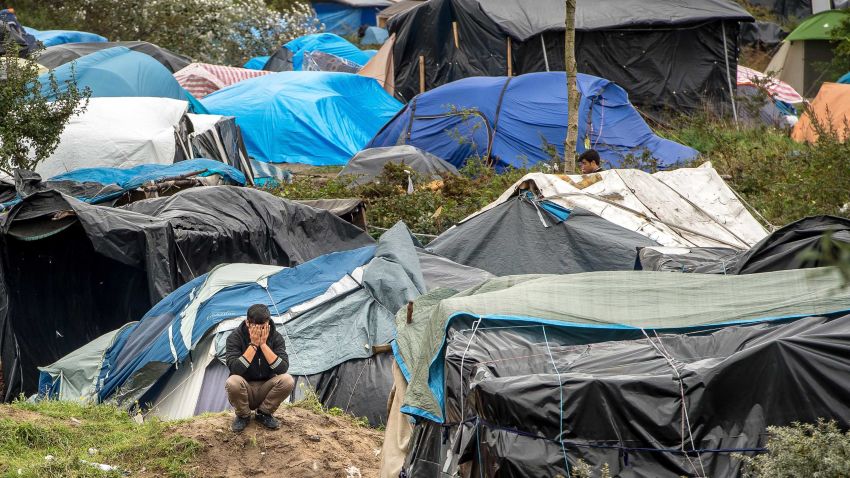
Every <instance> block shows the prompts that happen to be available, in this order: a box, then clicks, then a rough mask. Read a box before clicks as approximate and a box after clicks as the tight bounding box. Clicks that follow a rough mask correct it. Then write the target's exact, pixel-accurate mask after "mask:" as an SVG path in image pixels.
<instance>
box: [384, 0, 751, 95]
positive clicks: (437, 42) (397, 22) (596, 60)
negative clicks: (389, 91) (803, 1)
mask: <svg viewBox="0 0 850 478" xmlns="http://www.w3.org/2000/svg"><path fill="white" fill-rule="evenodd" d="M620 3H623V2H618V3H617V5H618V6H617V8H616V9H613V8H607V7H604V6H600V5H603V4H600V3H599V2H590V1H587V2H579V7H578V12H577V22H576V25H577V27H576V28H577V31H576V48H575V49H576V55H577V58H576V62H577V67H578V70H579V71H580V72H582V73H588V74H592V75H596V76H599V77H602V78H606V79H608V80H611V81H613V82H615V83H617V84H618V85H620V86H622V87H623V88H625V89H626V91H628V93H629V99H630V100H631V101H632V102H633V103H634V104H636V105H638V106H641V107H643V108H644V109H652V110H661V109H673V110H676V111H690V110H694V109H696V108H699V107H702V106H704V104H705V103H709V104H711V105H712V106H713V107H714V108H715V109H718V110H724V109H725V108H726V105H727V104H730V100H731V97H730V91H729V80H730V79H731V81H732V83H733V84H734V83H735V77H736V69H737V58H738V30H739V21H751V20H752V17H751V16H749V14H747V13H746V12H745V11H744V10H742V9H740V8H739V7H737V6H734V5H733V4H731V2H717V1H713V2H711V7H710V8H705V4H706V2H700V3H699V5H697V4H695V3H694V4H693V5H691V3H693V2H684V3H682V4H681V5H678V6H679V7H682V8H681V10H682V11H681V12H679V9H677V8H675V7H674V6H672V5H671V4H670V3H669V2H652V4H651V6H653V7H654V8H648V7H647V6H646V5H645V4H646V2H630V3H634V4H635V7H634V8H631V9H629V8H623V7H621V6H619V5H620ZM721 3H722V4H721ZM528 5H532V4H530V3H527V2H517V1H505V2H487V3H485V2H480V3H479V1H478V0H432V1H429V2H427V3H425V4H423V5H422V6H420V7H417V8H415V9H413V10H410V11H407V12H405V13H402V14H399V15H397V16H395V17H393V18H392V19H391V20H390V21H389V24H388V29H389V32H390V33H391V34H392V33H395V34H396V42H395V46H394V48H393V57H394V62H395V87H396V96H397V97H398V98H399V99H402V100H405V101H409V100H410V99H411V98H413V97H414V96H415V95H416V94H417V93H419V57H420V56H424V57H425V87H426V89H432V88H435V87H437V86H440V85H443V84H446V83H449V82H452V81H455V80H459V79H462V78H467V77H470V76H504V75H507V73H508V65H507V45H508V37H509V36H511V57H512V68H511V71H512V74H514V75H519V74H523V73H531V72H538V71H563V70H564V55H563V51H564V34H563V20H562V19H563V8H564V3H563V2H559V1H555V0H547V1H546V2H534V3H533V5H534V7H533V8H531V7H529V6H528ZM626 6H628V5H626ZM715 7H716V8H715ZM549 11H551V12H550V13H546V12H549ZM697 11H698V12H699V14H697ZM552 12H558V14H557V15H555V14H554V13H552ZM520 14H527V15H528V16H529V17H528V18H522V16H521V15H520ZM453 22H455V23H456V25H457V36H458V45H457V46H455V42H454V30H453V26H452V24H453ZM552 22H555V23H557V22H560V23H559V24H558V25H559V26H558V29H551V28H549V27H548V26H547V25H550V23H551V24H552V25H554V23H552ZM552 28H554V26H553V27H552ZM559 30H560V31H559ZM724 31H725V33H726V48H725V51H724V37H723V32H724ZM544 50H545V53H544ZM482 52H484V53H482ZM727 62H728V71H727V66H726V64H727Z"/></svg>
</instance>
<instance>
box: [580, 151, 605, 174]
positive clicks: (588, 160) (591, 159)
mask: <svg viewBox="0 0 850 478" xmlns="http://www.w3.org/2000/svg"><path fill="white" fill-rule="evenodd" d="M578 166H579V169H581V174H592V173H598V172H600V171H602V160H601V159H600V158H599V153H598V152H596V150H595V149H588V150H587V151H585V152H583V153H581V156H579V157H578Z"/></svg>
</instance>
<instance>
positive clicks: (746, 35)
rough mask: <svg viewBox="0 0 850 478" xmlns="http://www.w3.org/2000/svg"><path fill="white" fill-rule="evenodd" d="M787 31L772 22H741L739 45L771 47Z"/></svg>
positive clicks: (781, 38)
mask: <svg viewBox="0 0 850 478" xmlns="http://www.w3.org/2000/svg"><path fill="white" fill-rule="evenodd" d="M787 36H788V32H786V31H785V30H783V29H782V27H781V26H779V25H777V24H776V23H773V22H762V21H758V22H752V23H743V24H741V33H740V41H741V45H748V46H754V47H759V48H762V49H771V48H774V47H776V46H777V45H779V44H780V43H782V40H783V39H784V38H785V37H787Z"/></svg>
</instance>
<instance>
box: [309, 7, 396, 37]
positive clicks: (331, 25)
mask: <svg viewBox="0 0 850 478" xmlns="http://www.w3.org/2000/svg"><path fill="white" fill-rule="evenodd" d="M310 3H312V5H313V10H314V11H315V12H316V16H317V17H318V18H319V21H320V22H321V23H322V25H324V27H325V31H328V32H331V33H335V34H337V35H351V34H353V33H357V29H358V28H360V26H361V25H376V24H377V18H376V17H377V15H378V12H380V11H381V9H383V8H386V7H388V6H390V5H392V3H393V2H392V1H391V0H311V2H310Z"/></svg>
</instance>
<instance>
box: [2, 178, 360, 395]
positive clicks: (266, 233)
mask: <svg viewBox="0 0 850 478" xmlns="http://www.w3.org/2000/svg"><path fill="white" fill-rule="evenodd" d="M370 243H372V239H371V238H370V237H369V236H368V235H367V234H366V233H364V232H363V231H361V230H360V229H358V228H356V227H354V226H352V225H351V224H348V223H347V222H345V221H343V220H341V219H339V218H337V217H336V216H334V215H333V214H331V213H329V212H326V211H320V210H317V209H313V208H311V207H308V206H303V205H300V204H296V203H293V202H290V201H286V200H284V199H281V198H278V197H275V196H273V195H271V194H268V193H265V192H262V191H259V190H255V189H250V188H239V187H214V188H193V189H187V190H185V191H182V192H180V193H178V194H176V195H174V196H169V197H164V198H157V199H149V200H145V201H137V202H135V203H132V204H129V205H127V206H122V207H120V208H112V207H107V206H96V205H90V204H86V203H83V202H81V201H78V200H76V199H73V198H71V197H69V196H65V195H62V194H60V193H58V192H56V191H44V192H37V193H35V194H32V195H30V196H27V197H26V198H24V200H23V201H22V202H20V203H19V204H17V205H16V206H14V207H13V208H12V209H11V210H10V211H9V212H8V214H7V216H6V218H5V221H4V222H3V226H2V235H0V251H2V252H0V254H2V257H0V305H1V306H0V354H2V367H3V377H4V380H5V381H6V395H5V397H3V398H4V399H5V400H11V399H13V398H15V397H17V396H18V395H19V394H20V393H25V394H31V393H34V392H35V391H36V387H37V370H36V367H37V366H42V365H47V364H50V363H52V362H54V361H56V360H57V359H59V358H60V357H62V356H64V355H65V354H67V353H69V352H71V351H73V350H75V349H77V348H79V347H80V346H82V345H84V344H86V343H88V342H89V341H91V340H93V339H95V338H97V337H99V336H101V335H103V334H104V333H106V332H108V331H110V330H114V329H116V328H118V327H120V326H122V325H123V324H125V323H127V322H129V321H132V320H138V318H139V317H142V316H143V315H144V313H145V312H146V311H147V310H149V309H150V308H151V306H152V305H154V304H156V303H157V302H159V301H160V300H161V299H162V298H164V297H165V296H167V295H168V294H169V293H171V292H172V291H174V290H175V289H177V288H178V287H179V286H180V285H182V284H184V283H186V282H189V281H191V280H193V279H195V278H196V277H198V276H200V275H202V274H204V273H206V272H208V271H210V270H211V269H213V268H214V267H215V266H217V265H219V264H222V263H228V262H251V263H256V264H269V265H279V266H284V267H291V266H294V265H297V264H302V263H304V262H306V261H308V260H310V259H313V258H315V257H318V256H320V255H322V254H326V253H329V252H331V251H339V250H347V249H352V248H357V247H362V246H364V245H368V244H370ZM45 271H50V273H45Z"/></svg>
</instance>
